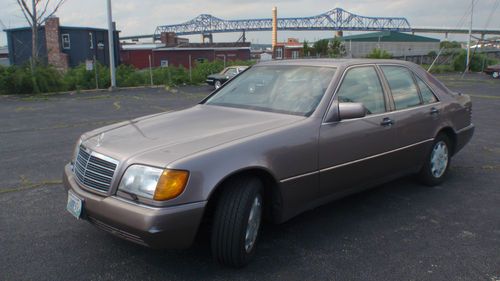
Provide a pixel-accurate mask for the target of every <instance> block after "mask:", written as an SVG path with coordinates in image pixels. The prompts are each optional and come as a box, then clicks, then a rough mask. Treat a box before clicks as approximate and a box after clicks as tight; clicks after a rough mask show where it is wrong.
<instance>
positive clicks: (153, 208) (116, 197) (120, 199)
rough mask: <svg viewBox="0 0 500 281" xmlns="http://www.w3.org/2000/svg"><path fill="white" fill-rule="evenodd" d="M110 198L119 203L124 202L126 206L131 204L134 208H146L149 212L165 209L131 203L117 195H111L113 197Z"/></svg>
mask: <svg viewBox="0 0 500 281" xmlns="http://www.w3.org/2000/svg"><path fill="white" fill-rule="evenodd" d="M111 198H113V199H116V200H119V201H122V202H125V203H127V204H132V205H134V206H138V207H141V208H146V209H150V210H155V211H157V210H161V209H163V208H165V207H152V206H149V205H145V204H141V203H137V202H134V201H131V200H127V199H125V198H121V197H119V196H118V195H113V196H111Z"/></svg>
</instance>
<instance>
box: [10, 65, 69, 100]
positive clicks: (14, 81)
mask: <svg viewBox="0 0 500 281" xmlns="http://www.w3.org/2000/svg"><path fill="white" fill-rule="evenodd" d="M34 74H35V75H34V76H33V75H31V68H30V67H29V66H28V65H24V66H10V67H1V68H0V93H1V94H32V93H36V92H57V91H61V90H63V89H64V81H63V78H62V75H61V74H60V73H59V72H58V71H57V70H56V69H54V68H53V67H51V66H42V65H38V66H36V67H35V73H34Z"/></svg>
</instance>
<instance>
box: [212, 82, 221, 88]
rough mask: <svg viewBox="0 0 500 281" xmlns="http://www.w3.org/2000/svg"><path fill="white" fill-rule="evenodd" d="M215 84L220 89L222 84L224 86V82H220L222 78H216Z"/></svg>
mask: <svg viewBox="0 0 500 281" xmlns="http://www.w3.org/2000/svg"><path fill="white" fill-rule="evenodd" d="M214 86H215V88H216V89H219V88H220V86H222V83H221V82H220V80H215V82H214Z"/></svg>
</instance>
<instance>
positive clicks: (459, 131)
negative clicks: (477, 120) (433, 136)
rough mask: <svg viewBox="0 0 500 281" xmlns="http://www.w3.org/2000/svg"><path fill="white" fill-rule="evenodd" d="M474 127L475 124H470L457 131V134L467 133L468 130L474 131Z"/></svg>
mask: <svg viewBox="0 0 500 281" xmlns="http://www.w3.org/2000/svg"><path fill="white" fill-rule="evenodd" d="M473 127H474V124H472V123H470V124H469V125H468V126H465V127H463V128H462V129H460V130H457V131H456V132H455V133H456V134H460V133H462V132H465V131H467V130H470V129H472V128H473Z"/></svg>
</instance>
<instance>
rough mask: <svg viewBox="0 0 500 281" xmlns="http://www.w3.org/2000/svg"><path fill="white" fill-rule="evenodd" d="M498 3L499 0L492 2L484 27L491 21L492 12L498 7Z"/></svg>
mask: <svg viewBox="0 0 500 281" xmlns="http://www.w3.org/2000/svg"><path fill="white" fill-rule="evenodd" d="M498 4H500V0H496V1H495V4H493V9H491V11H490V15H489V16H488V19H487V20H486V24H485V26H484V29H486V28H487V27H488V25H490V23H491V19H492V18H493V14H494V13H495V11H496V9H497V8H498Z"/></svg>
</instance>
